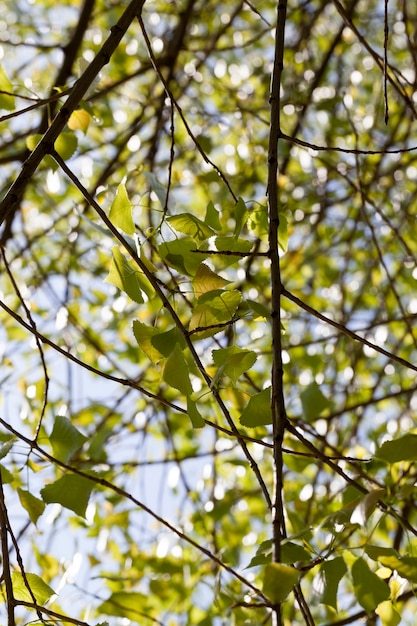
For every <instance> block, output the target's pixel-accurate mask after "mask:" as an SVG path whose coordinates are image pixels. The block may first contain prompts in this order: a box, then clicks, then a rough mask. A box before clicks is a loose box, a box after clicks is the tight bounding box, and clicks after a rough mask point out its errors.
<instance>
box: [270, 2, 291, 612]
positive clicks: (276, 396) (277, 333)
mask: <svg viewBox="0 0 417 626" xmlns="http://www.w3.org/2000/svg"><path fill="white" fill-rule="evenodd" d="M286 14H287V1H286V0H279V2H278V21H277V28H276V34H275V57H274V67H273V72H272V77H271V94H270V104H271V126H270V132H269V146H268V204H269V254H270V260H271V288H272V313H271V322H272V359H273V361H272V391H271V405H272V423H273V438H274V495H273V518H272V525H273V560H274V561H275V562H279V561H280V560H281V540H282V538H283V537H285V534H286V533H285V522H284V507H283V499H282V489H283V479H282V478H283V477H282V474H283V460H282V441H283V437H284V430H285V421H286V415H285V402H284V390H283V367H282V354H281V313H280V307H281V291H282V283H281V269H280V259H279V253H278V226H279V195H278V184H277V176H278V141H279V138H280V134H281V128H280V105H281V98H280V87H281V77H282V71H283V56H284V32H285V20H286ZM275 617H276V623H279V622H280V617H279V612H278V613H277V614H276V615H275Z"/></svg>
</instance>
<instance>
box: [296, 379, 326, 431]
mask: <svg viewBox="0 0 417 626" xmlns="http://www.w3.org/2000/svg"><path fill="white" fill-rule="evenodd" d="M300 398H301V404H302V407H303V414H304V417H305V419H306V420H307V421H308V422H311V421H313V420H315V419H317V418H318V417H319V416H320V415H321V414H322V413H323V411H325V409H328V408H329V407H331V402H329V400H328V399H327V398H326V397H325V396H324V395H323V393H322V391H321V389H320V387H319V386H318V384H317V383H316V382H313V383H311V384H310V385H308V387H306V389H305V390H304V391H302V392H301V394H300Z"/></svg>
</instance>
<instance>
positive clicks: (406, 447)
mask: <svg viewBox="0 0 417 626" xmlns="http://www.w3.org/2000/svg"><path fill="white" fill-rule="evenodd" d="M375 456H376V457H378V458H379V459H384V461H388V463H398V462H399V461H417V435H414V434H412V433H407V434H406V435H404V436H403V437H398V439H393V440H392V441H385V442H384V443H383V444H382V446H380V447H379V448H377V450H376V451H375Z"/></svg>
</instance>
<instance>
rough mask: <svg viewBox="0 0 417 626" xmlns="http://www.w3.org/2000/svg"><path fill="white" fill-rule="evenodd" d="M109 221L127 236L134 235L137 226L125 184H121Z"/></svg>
mask: <svg viewBox="0 0 417 626" xmlns="http://www.w3.org/2000/svg"><path fill="white" fill-rule="evenodd" d="M109 219H110V220H111V222H112V223H113V224H114V225H115V226H117V228H120V229H121V230H122V231H123V232H124V233H126V234H127V235H133V234H134V232H135V224H134V222H133V217H132V204H131V202H130V200H129V198H128V195H127V191H126V187H125V185H124V184H123V183H120V185H119V186H118V188H117V191H116V196H115V198H114V200H113V202H112V205H111V208H110V213H109Z"/></svg>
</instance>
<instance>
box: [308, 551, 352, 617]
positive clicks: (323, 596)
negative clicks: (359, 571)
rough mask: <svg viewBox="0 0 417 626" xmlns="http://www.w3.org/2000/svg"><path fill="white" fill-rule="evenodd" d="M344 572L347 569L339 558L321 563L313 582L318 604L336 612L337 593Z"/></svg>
mask: <svg viewBox="0 0 417 626" xmlns="http://www.w3.org/2000/svg"><path fill="white" fill-rule="evenodd" d="M346 572H347V567H346V564H345V562H344V560H343V558H342V557H341V556H338V557H336V558H334V559H331V560H330V561H325V562H324V563H322V565H321V566H320V570H319V572H318V574H317V575H316V577H315V579H314V582H313V588H314V591H315V597H316V598H317V600H318V602H320V603H321V604H327V605H329V606H331V607H332V608H333V609H334V610H335V611H337V591H338V588H339V583H340V581H341V580H342V578H343V576H344V575H345V574H346Z"/></svg>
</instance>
